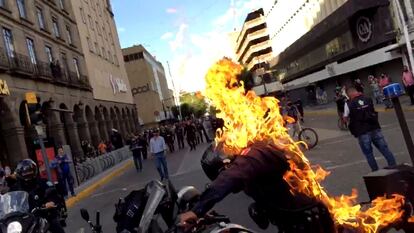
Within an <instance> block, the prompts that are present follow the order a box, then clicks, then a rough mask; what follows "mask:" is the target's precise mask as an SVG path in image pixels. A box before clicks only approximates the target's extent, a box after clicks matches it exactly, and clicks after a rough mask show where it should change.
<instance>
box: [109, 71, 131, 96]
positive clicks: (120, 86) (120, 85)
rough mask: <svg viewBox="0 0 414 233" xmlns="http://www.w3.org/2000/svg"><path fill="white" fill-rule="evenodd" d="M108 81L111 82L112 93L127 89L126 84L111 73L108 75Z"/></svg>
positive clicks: (123, 91) (122, 91) (124, 91)
mask: <svg viewBox="0 0 414 233" xmlns="http://www.w3.org/2000/svg"><path fill="white" fill-rule="evenodd" d="M109 81H110V82H111V86H112V90H113V92H114V95H116V94H117V93H126V92H127V91H128V88H127V85H126V84H125V82H124V80H122V79H120V78H114V77H112V75H110V76H109Z"/></svg>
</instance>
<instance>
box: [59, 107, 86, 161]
mask: <svg viewBox="0 0 414 233" xmlns="http://www.w3.org/2000/svg"><path fill="white" fill-rule="evenodd" d="M64 120H65V125H66V128H67V132H68V137H69V138H68V141H69V145H70V148H71V150H72V155H73V157H74V158H79V157H83V156H84V155H83V151H82V147H81V144H80V138H79V134H78V126H77V124H76V122H74V121H73V119H72V114H71V113H64Z"/></svg>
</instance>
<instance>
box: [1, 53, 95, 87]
mask: <svg viewBox="0 0 414 233" xmlns="http://www.w3.org/2000/svg"><path fill="white" fill-rule="evenodd" d="M0 72H8V73H10V74H12V75H15V76H22V77H27V78H31V79H34V80H42V81H47V82H51V83H57V84H61V85H64V86H71V87H76V88H80V89H84V90H91V86H90V84H89V81H88V78H87V76H85V75H80V77H79V78H78V75H77V74H76V73H74V72H66V70H65V69H63V68H62V67H61V66H60V65H52V64H50V63H47V62H43V61H39V60H37V61H36V64H33V63H32V61H31V59H30V57H28V56H26V55H23V54H19V53H13V56H8V55H7V52H6V50H5V49H4V48H2V47H0Z"/></svg>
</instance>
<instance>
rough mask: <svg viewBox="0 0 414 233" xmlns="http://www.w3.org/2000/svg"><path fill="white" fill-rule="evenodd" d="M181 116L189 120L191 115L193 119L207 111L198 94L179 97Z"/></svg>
mask: <svg viewBox="0 0 414 233" xmlns="http://www.w3.org/2000/svg"><path fill="white" fill-rule="evenodd" d="M180 101H181V103H182V104H181V114H182V115H183V117H184V118H189V117H191V116H192V115H193V114H194V116H195V117H202V116H204V114H205V113H206V111H207V103H206V101H205V99H204V97H202V96H201V95H199V94H196V93H186V94H183V95H181V97H180Z"/></svg>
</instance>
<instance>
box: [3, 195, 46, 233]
mask: <svg viewBox="0 0 414 233" xmlns="http://www.w3.org/2000/svg"><path fill="white" fill-rule="evenodd" d="M47 211H49V210H48V209H41V208H36V209H34V210H32V211H31V212H30V208H29V194H28V193H27V192H24V191H15V192H9V193H6V194H4V195H2V196H1V200H0V232H1V233H44V232H47V230H48V228H49V225H48V222H47V220H46V219H45V218H42V217H40V216H41V215H42V213H44V212H47Z"/></svg>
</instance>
